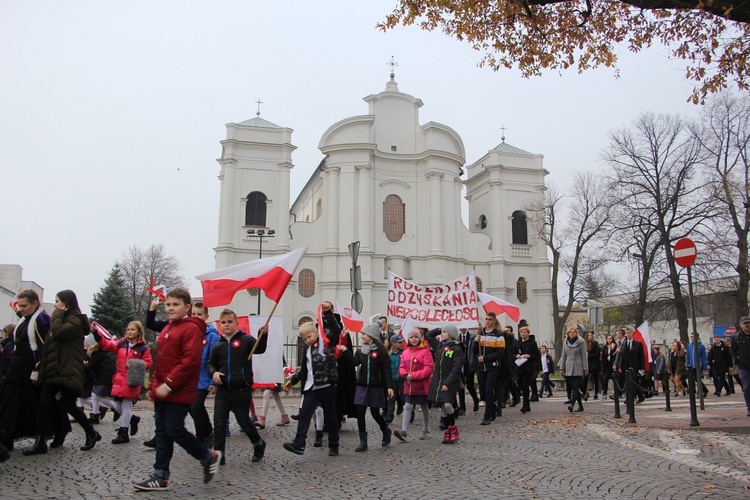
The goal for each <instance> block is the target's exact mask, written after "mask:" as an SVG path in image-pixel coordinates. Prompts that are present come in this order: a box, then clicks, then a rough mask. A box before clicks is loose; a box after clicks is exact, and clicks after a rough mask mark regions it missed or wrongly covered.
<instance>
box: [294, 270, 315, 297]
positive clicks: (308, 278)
mask: <svg viewBox="0 0 750 500" xmlns="http://www.w3.org/2000/svg"><path fill="white" fill-rule="evenodd" d="M297 291H298V292H299V294H300V295H302V296H303V297H304V298H306V299H308V298H310V297H312V296H313V295H314V294H315V273H314V272H313V270H312V269H303V270H302V271H300V272H299V277H298V278H297Z"/></svg>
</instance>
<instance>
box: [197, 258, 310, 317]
mask: <svg viewBox="0 0 750 500" xmlns="http://www.w3.org/2000/svg"><path fill="white" fill-rule="evenodd" d="M305 252H307V247H303V248H298V249H296V250H292V251H291V252H289V253H285V254H283V255H275V256H273V257H268V258H266V259H260V260H252V261H250V262H245V263H243V264H237V265H235V266H230V267H225V268H223V269H217V270H216V271H211V272H210V273H205V274H201V275H199V276H196V278H197V279H198V280H200V281H201V284H202V285H203V305H204V306H205V307H217V306H224V305H227V304H229V303H230V302H232V299H233V298H234V294H235V293H237V292H239V291H240V290H246V289H248V288H260V289H261V290H263V292H265V294H266V297H268V298H269V299H271V300H273V301H274V302H278V301H279V300H281V296H282V295H284V291H285V290H286V286H287V285H288V284H289V281H291V279H292V276H294V272H295V271H296V270H297V266H299V263H300V262H302V257H304V256H305Z"/></svg>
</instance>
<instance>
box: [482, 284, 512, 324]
mask: <svg viewBox="0 0 750 500" xmlns="http://www.w3.org/2000/svg"><path fill="white" fill-rule="evenodd" d="M477 297H479V301H480V302H481V303H482V306H483V307H484V310H485V311H486V312H493V313H495V314H496V315H500V314H503V313H505V314H507V315H508V316H510V319H512V320H513V321H515V322H516V323H518V320H519V319H521V308H520V307H518V306H514V305H513V304H511V303H510V302H506V301H504V300H502V299H498V298H497V297H493V296H492V295H487V294H486V293H481V292H477Z"/></svg>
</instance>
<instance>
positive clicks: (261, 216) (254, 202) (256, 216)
mask: <svg viewBox="0 0 750 500" xmlns="http://www.w3.org/2000/svg"><path fill="white" fill-rule="evenodd" d="M245 225H246V226H258V227H266V195H264V194H263V193H261V192H260V191H253V192H252V193H250V194H249V195H247V203H246V204H245Z"/></svg>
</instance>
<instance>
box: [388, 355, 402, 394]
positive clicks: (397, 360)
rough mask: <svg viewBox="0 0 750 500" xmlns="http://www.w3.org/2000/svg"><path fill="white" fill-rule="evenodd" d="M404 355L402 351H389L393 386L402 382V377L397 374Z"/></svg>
mask: <svg viewBox="0 0 750 500" xmlns="http://www.w3.org/2000/svg"><path fill="white" fill-rule="evenodd" d="M403 354H404V350H403V349H401V350H400V351H394V350H391V352H390V353H389V356H390V358H391V379H392V380H393V384H394V385H399V384H400V383H401V382H403V381H404V379H403V377H401V375H400V374H399V372H398V371H399V367H400V366H401V356H402V355H403Z"/></svg>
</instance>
